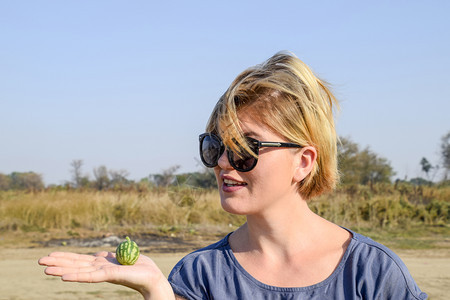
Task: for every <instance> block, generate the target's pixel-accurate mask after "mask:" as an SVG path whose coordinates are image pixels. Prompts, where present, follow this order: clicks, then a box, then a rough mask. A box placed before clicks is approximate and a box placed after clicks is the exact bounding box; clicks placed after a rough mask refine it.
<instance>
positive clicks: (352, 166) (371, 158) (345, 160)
mask: <svg viewBox="0 0 450 300" xmlns="http://www.w3.org/2000/svg"><path fill="white" fill-rule="evenodd" d="M340 141H341V142H340V144H339V145H338V162H339V171H340V173H341V176H342V183H343V184H372V183H378V182H390V180H391V177H392V176H394V175H395V172H394V170H393V169H392V167H391V165H390V163H389V161H388V160H387V159H386V158H383V157H379V156H378V155H377V154H375V153H374V152H372V151H371V150H370V149H369V147H367V148H365V149H364V150H360V149H359V146H358V144H356V143H354V142H352V141H351V140H350V139H348V138H341V139H340Z"/></svg>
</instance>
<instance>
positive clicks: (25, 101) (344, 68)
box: [0, 0, 450, 184]
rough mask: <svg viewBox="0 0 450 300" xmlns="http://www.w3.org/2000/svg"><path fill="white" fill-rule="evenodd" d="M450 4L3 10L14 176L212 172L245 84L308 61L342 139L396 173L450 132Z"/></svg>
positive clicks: (3, 74)
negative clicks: (277, 60) (205, 138)
mask: <svg viewBox="0 0 450 300" xmlns="http://www.w3.org/2000/svg"><path fill="white" fill-rule="evenodd" d="M449 3H450V2H448V1H372V2H369V1H282V0H281V1H221V2H220V3H219V2H218V3H213V2H212V1H165V2H163V1H158V2H156V1H110V0H109V1H69V0H67V1H56V0H54V1H39V0H36V1H0V39H1V47H0V138H1V139H0V173H4V174H9V173H11V172H13V171H18V172H26V171H34V172H37V173H40V174H42V175H43V178H44V180H45V182H46V183H47V184H50V183H56V184H59V183H63V182H64V181H68V180H70V179H71V174H70V162H71V161H72V160H74V159H82V160H83V161H84V166H83V171H84V173H89V174H90V175H91V178H92V169H93V168H94V167H98V166H100V165H105V166H106V167H108V168H109V169H112V170H120V169H125V170H127V171H128V172H129V174H130V175H129V178H130V179H135V180H138V179H141V178H143V177H146V176H148V175H149V174H154V173H159V172H161V171H162V170H164V169H167V168H169V167H171V166H173V165H180V166H181V169H180V172H190V171H197V170H200V168H201V166H200V165H199V163H198V153H197V152H198V145H197V143H198V138H197V137H198V134H199V133H202V132H203V131H204V126H205V123H206V121H207V119H208V117H209V114H210V112H211V110H212V108H213V106H214V104H215V103H216V101H217V99H218V98H219V97H220V95H221V94H222V93H223V92H224V91H225V89H226V88H227V87H228V85H229V84H230V83H231V81H232V80H233V79H234V77H235V76H236V75H237V74H238V73H240V72H241V71H243V70H244V69H245V68H247V67H249V66H252V65H255V64H257V63H260V62H262V61H263V60H265V59H267V58H269V57H270V56H271V55H273V54H274V53H276V52H277V51H280V50H289V51H292V52H294V53H295V54H296V55H297V56H298V57H299V58H300V59H302V60H303V61H304V62H306V63H307V64H308V65H309V66H310V67H311V68H312V69H313V70H314V71H315V73H316V74H317V75H318V76H319V77H321V78H323V79H325V80H326V81H328V82H330V83H331V84H332V86H333V90H334V92H335V94H336V96H337V97H338V99H340V100H341V113H340V114H339V116H338V118H337V128H338V133H339V135H341V136H346V137H350V138H351V139H352V140H353V141H354V142H357V143H358V144H359V145H360V146H361V147H366V146H369V147H370V148H371V149H372V151H374V152H375V153H377V154H378V155H380V156H382V157H385V158H387V159H388V160H389V161H390V162H391V165H392V166H393V167H394V169H395V171H396V172H397V176H396V177H400V178H404V177H405V176H408V178H412V177H416V176H421V175H423V174H421V172H420V165H419V162H420V159H421V158H422V157H426V158H428V159H429V160H430V161H431V162H432V163H433V164H437V163H438V159H439V154H438V151H439V144H440V138H441V136H443V135H444V134H445V133H446V132H448V131H449V130H450V118H449V115H450V113H449V112H450V75H449V74H450V73H449V70H450V55H449V53H450V38H449V32H450V21H449V18H448V12H449V11H450V4H449Z"/></svg>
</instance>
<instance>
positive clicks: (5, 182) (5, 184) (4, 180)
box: [0, 173, 11, 191]
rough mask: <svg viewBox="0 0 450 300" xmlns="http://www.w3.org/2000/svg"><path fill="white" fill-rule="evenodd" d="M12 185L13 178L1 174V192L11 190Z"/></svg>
mask: <svg viewBox="0 0 450 300" xmlns="http://www.w3.org/2000/svg"><path fill="white" fill-rule="evenodd" d="M10 185H11V178H10V177H9V176H8V175H5V174H1V173H0V191H6V190H9V188H10Z"/></svg>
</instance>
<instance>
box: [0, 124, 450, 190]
mask: <svg viewBox="0 0 450 300" xmlns="http://www.w3.org/2000/svg"><path fill="white" fill-rule="evenodd" d="M440 154H441V158H440V161H439V164H432V163H430V162H429V161H428V159H426V158H425V157H423V158H422V159H421V160H420V161H419V162H417V163H418V165H420V167H421V170H422V173H423V175H424V177H416V178H412V179H409V180H406V179H403V180H399V179H397V180H395V183H398V182H400V181H401V182H406V183H409V184H412V185H434V184H439V185H447V184H449V181H450V178H449V174H450V131H449V132H448V133H447V134H446V135H444V136H443V137H442V139H441V146H440ZM338 161H339V170H340V173H341V185H342V186H351V185H366V186H373V185H375V184H384V183H392V179H393V178H394V176H395V171H394V169H393V168H392V166H391V165H390V162H389V161H388V160H387V159H386V158H384V157H380V156H379V155H378V154H376V153H374V152H373V151H372V150H371V149H370V148H369V147H366V148H364V149H361V147H360V146H359V145H358V144H357V143H355V142H353V141H351V140H350V139H349V138H342V137H341V139H340V143H339V146H338ZM70 167H71V175H72V178H71V181H68V182H66V183H65V184H63V185H59V186H47V187H46V186H45V184H44V182H43V180H42V176H41V175H40V174H37V173H34V172H26V173H20V172H13V173H11V174H9V175H5V174H1V173H0V190H42V189H44V188H52V189H55V188H56V189H83V190H86V189H93V190H99V191H104V190H124V191H126V190H138V191H139V190H146V189H149V188H160V187H173V186H176V187H180V186H189V187H194V188H201V189H211V188H215V187H216V186H217V184H216V179H215V176H214V172H213V171H212V170H211V169H206V168H205V169H203V170H202V171H199V172H191V173H184V174H177V171H178V170H179V168H180V166H172V167H169V168H167V169H165V170H163V171H162V172H161V173H159V174H151V175H149V176H148V177H145V178H142V179H141V180H138V181H134V180H130V179H129V178H128V176H129V173H128V172H127V171H126V170H111V169H108V168H107V167H106V166H99V167H96V168H94V169H93V178H92V179H91V177H90V176H89V175H85V174H83V170H82V168H83V161H82V160H73V161H72V162H71V164H70ZM436 174H441V175H440V176H441V178H440V179H438V180H436V178H435V177H436Z"/></svg>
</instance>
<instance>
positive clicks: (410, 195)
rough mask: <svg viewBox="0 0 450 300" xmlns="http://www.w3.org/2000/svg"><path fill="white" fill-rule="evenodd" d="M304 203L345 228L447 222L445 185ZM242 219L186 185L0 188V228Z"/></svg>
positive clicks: (350, 192) (72, 229)
mask: <svg viewBox="0 0 450 300" xmlns="http://www.w3.org/2000/svg"><path fill="white" fill-rule="evenodd" d="M310 207H311V209H312V210H313V211H315V212H317V213H318V214H319V215H321V216H323V217H324V218H326V219H328V220H330V221H332V222H335V223H337V224H340V225H342V226H345V227H349V228H355V227H358V228H359V227H370V228H402V229H403V228H410V227H411V226H416V225H419V226H442V227H446V228H448V224H449V220H450V211H449V210H450V187H448V186H447V187H414V186H410V185H404V186H397V185H390V184H389V185H376V186H372V187H369V186H346V187H342V188H340V189H339V190H338V191H336V192H335V193H333V194H329V195H325V196H322V197H319V198H317V199H315V200H313V201H312V202H311V203H310ZM244 221H245V219H244V217H242V216H234V215H230V214H228V213H226V212H224V211H223V210H222V208H221V207H220V201H219V195H218V192H217V191H205V190H199V189H194V188H189V187H179V188H168V189H154V190H148V191H144V192H142V191H141V192H137V191H127V192H120V191H102V192H98V191H77V190H71V191H66V190H48V191H42V192H35V193H31V192H28V193H27V192H19V191H4V192H0V231H13V232H15V231H17V232H20V231H22V232H30V231H38V232H39V231H40V232H46V231H52V230H61V231H63V232H67V233H69V234H76V232H77V231H79V230H87V231H91V232H105V231H114V230H119V229H120V230H134V231H139V230H151V229H152V230H154V229H155V228H156V229H158V230H161V231H164V230H168V229H167V228H172V229H173V228H189V227H192V226H197V228H198V227H200V228H201V227H204V228H206V227H207V226H211V225H214V226H219V225H220V226H223V225H225V226H228V224H233V225H234V226H238V225H240V224H242V223H243V222H244Z"/></svg>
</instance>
